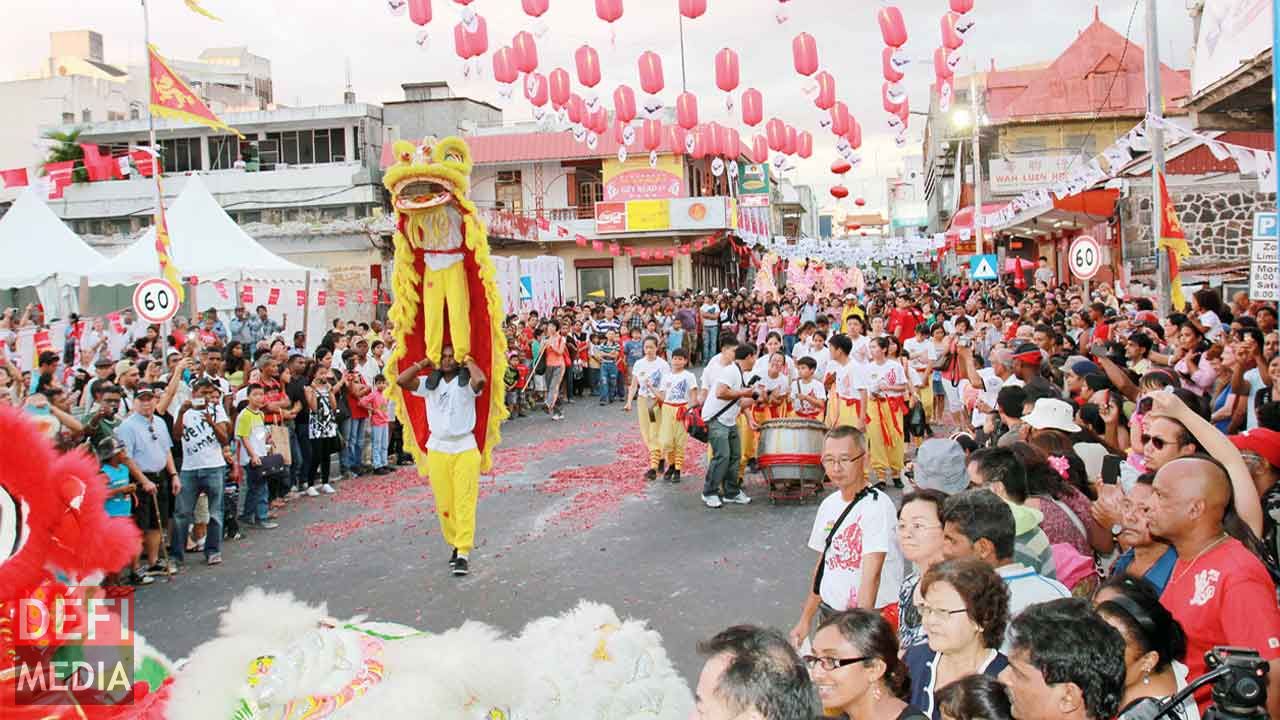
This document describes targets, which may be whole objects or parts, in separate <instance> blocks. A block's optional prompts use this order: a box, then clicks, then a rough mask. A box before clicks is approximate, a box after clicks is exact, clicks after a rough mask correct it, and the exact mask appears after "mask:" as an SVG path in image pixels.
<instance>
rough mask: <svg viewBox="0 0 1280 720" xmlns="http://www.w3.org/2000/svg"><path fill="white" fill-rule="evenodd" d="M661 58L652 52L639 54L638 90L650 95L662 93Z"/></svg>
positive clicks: (647, 51)
mask: <svg viewBox="0 0 1280 720" xmlns="http://www.w3.org/2000/svg"><path fill="white" fill-rule="evenodd" d="M664 85H665V83H664V82H663V78H662V56H661V55H659V54H658V53H656V52H653V51H652V50H646V51H645V52H643V53H641V54H640V89H641V90H644V91H645V92H647V93H649V94H650V95H657V94H658V93H660V92H662V88H663V87H664Z"/></svg>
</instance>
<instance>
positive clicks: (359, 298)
mask: <svg viewBox="0 0 1280 720" xmlns="http://www.w3.org/2000/svg"><path fill="white" fill-rule="evenodd" d="M356 304H357V305H363V304H364V291H363V290H357V291H356Z"/></svg>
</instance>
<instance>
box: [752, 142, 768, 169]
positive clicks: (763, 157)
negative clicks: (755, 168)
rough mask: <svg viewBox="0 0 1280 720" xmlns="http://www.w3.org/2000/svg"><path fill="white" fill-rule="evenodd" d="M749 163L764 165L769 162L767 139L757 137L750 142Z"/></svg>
mask: <svg viewBox="0 0 1280 720" xmlns="http://www.w3.org/2000/svg"><path fill="white" fill-rule="evenodd" d="M751 161H752V162H755V163H760V164H762V165H763V164H764V163H767V162H769V139H768V138H766V137H765V136H763V135H757V136H755V138H753V139H752V140H751Z"/></svg>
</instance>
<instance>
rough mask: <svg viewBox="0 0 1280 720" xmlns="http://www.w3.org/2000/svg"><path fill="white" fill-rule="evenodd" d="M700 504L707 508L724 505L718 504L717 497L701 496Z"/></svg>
mask: <svg viewBox="0 0 1280 720" xmlns="http://www.w3.org/2000/svg"><path fill="white" fill-rule="evenodd" d="M702 504H703V505H706V506H707V507H709V508H718V507H721V506H723V505H724V503H722V502H720V496H719V495H703V496H702Z"/></svg>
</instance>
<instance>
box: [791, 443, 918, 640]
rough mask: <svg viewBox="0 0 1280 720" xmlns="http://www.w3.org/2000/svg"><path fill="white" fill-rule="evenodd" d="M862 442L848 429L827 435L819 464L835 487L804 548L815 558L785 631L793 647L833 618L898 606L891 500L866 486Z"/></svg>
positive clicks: (899, 562) (898, 559) (899, 555)
mask: <svg viewBox="0 0 1280 720" xmlns="http://www.w3.org/2000/svg"><path fill="white" fill-rule="evenodd" d="M866 458H867V441H866V438H865V437H863V434H862V433H861V432H860V431H858V430H857V429H855V428H853V427H850V426H848V425H841V426H837V427H834V428H832V429H831V430H829V431H827V437H826V440H825V441H824V442H823V446H822V465H823V467H824V468H825V469H826V471H827V477H828V478H830V479H831V482H832V483H833V484H834V485H835V486H836V487H837V488H838V491H837V492H834V493H832V494H831V495H829V496H827V498H826V499H825V500H823V501H822V505H820V506H818V515H817V517H816V518H815V519H814V522H813V531H812V532H811V533H810V535H809V548H810V549H811V550H813V551H814V552H817V553H819V555H818V563H817V566H816V567H815V568H814V573H813V582H812V585H811V586H810V588H809V592H808V593H807V596H806V598H805V603H804V609H803V610H801V611H800V621H799V622H797V623H796V626H795V627H794V628H792V630H791V642H792V644H794V645H795V646H796V647H797V648H799V647H800V646H801V644H803V643H804V641H805V639H807V638H808V637H809V633H810V631H811V630H812V628H813V621H814V617H815V616H816V617H817V618H818V620H819V622H822V621H823V620H825V619H827V618H829V617H831V616H832V615H834V614H835V613H839V612H844V611H845V610H852V609H855V608H863V609H867V610H875V609H879V608H883V607H885V606H886V605H891V604H893V603H895V602H897V601H898V589H899V586H900V585H901V584H902V568H903V562H902V551H901V550H899V549H898V541H897V535H896V533H897V527H898V520H897V518H898V515H897V510H896V509H895V508H894V505H893V500H892V499H891V498H890V497H889V496H888V495H887V494H885V493H883V492H881V491H879V490H876V489H875V488H872V487H870V486H868V485H867V473H866V463H867V459H866Z"/></svg>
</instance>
